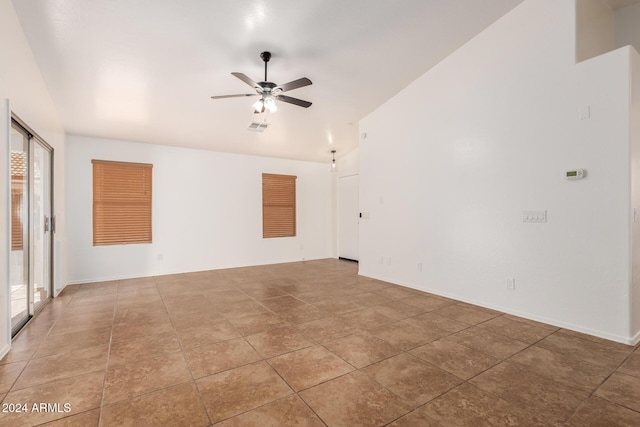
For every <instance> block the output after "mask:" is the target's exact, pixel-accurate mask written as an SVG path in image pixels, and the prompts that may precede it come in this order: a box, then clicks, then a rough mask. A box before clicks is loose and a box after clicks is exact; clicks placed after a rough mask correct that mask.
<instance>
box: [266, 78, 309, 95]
mask: <svg viewBox="0 0 640 427" xmlns="http://www.w3.org/2000/svg"><path fill="white" fill-rule="evenodd" d="M311 84H313V83H312V82H311V80H309V79H308V78H306V77H303V78H301V79H298V80H294V81H292V82H289V83H285V84H283V85H280V86H277V87H276V88H275V89H278V88H279V89H280V92H286V91H288V90H293V89H298V88H299V87H305V86H309V85H311Z"/></svg>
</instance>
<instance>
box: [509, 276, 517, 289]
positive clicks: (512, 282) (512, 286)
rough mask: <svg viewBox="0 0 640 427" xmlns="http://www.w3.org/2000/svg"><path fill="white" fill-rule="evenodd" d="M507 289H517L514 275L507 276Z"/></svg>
mask: <svg viewBox="0 0 640 427" xmlns="http://www.w3.org/2000/svg"><path fill="white" fill-rule="evenodd" d="M507 289H508V290H510V291H515V290H516V280H515V279H514V278H513V277H507Z"/></svg>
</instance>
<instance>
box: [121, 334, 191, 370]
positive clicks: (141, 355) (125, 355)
mask: <svg viewBox="0 0 640 427" xmlns="http://www.w3.org/2000/svg"><path fill="white" fill-rule="evenodd" d="M180 350H181V348H180V342H179V341H178V337H177V336H176V334H175V333H174V332H167V333H165V334H157V335H149V336H146V337H140V338H134V339H131V340H126V341H115V342H112V343H111V348H110V350H109V366H114V365H121V364H125V363H132V362H135V361H138V360H142V359H149V358H152V357H160V356H163V355H166V354H169V353H175V352H178V351H180Z"/></svg>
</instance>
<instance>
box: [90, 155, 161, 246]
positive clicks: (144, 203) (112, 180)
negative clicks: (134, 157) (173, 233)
mask: <svg viewBox="0 0 640 427" xmlns="http://www.w3.org/2000/svg"><path fill="white" fill-rule="evenodd" d="M91 163H93V245H94V246H96V245H117V244H124V243H151V176H152V168H153V165H150V164H145V163H124V162H108V161H104V160H92V161H91Z"/></svg>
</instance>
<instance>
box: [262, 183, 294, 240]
mask: <svg viewBox="0 0 640 427" xmlns="http://www.w3.org/2000/svg"><path fill="white" fill-rule="evenodd" d="M295 235H296V177H295V176H293V175H274V174H270V173H263V174H262V237H263V238H267V237H293V236H295Z"/></svg>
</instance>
